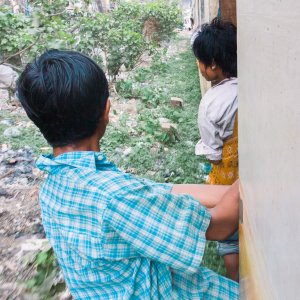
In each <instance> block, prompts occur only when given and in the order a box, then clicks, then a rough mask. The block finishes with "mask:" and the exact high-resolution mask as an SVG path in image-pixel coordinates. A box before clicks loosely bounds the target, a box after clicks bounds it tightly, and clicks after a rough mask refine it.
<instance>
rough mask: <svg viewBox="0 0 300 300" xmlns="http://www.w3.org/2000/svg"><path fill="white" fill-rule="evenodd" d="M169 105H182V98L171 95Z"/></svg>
mask: <svg viewBox="0 0 300 300" xmlns="http://www.w3.org/2000/svg"><path fill="white" fill-rule="evenodd" d="M171 105H172V106H173V107H183V100H182V99H181V98H178V97H171Z"/></svg>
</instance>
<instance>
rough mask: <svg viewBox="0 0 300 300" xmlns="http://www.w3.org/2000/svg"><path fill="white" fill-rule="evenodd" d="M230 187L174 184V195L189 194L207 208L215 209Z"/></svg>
mask: <svg viewBox="0 0 300 300" xmlns="http://www.w3.org/2000/svg"><path fill="white" fill-rule="evenodd" d="M229 187H230V186H229V185H208V184H174V185H173V188H172V193H173V194H188V195H191V196H193V197H194V198H195V199H197V200H199V201H200V203H201V204H202V205H204V206H205V207H207V208H212V207H215V206H216V204H217V203H219V202H220V200H221V199H222V197H223V196H224V195H225V193H226V192H227V191H228V189H229Z"/></svg>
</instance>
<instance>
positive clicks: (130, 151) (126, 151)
mask: <svg viewBox="0 0 300 300" xmlns="http://www.w3.org/2000/svg"><path fill="white" fill-rule="evenodd" d="M131 153H132V149H131V148H125V149H124V151H123V156H129V155H130V154H131Z"/></svg>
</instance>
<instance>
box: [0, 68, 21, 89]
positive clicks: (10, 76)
mask: <svg viewBox="0 0 300 300" xmlns="http://www.w3.org/2000/svg"><path fill="white" fill-rule="evenodd" d="M17 78H18V73H17V72H16V71H14V70H13V69H12V68H11V67H8V66H5V65H0V88H15V86H16V80H17Z"/></svg>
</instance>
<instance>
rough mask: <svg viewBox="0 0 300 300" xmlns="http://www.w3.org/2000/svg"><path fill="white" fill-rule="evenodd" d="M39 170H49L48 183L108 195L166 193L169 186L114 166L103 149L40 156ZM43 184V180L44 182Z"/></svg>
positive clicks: (169, 188)
mask: <svg viewBox="0 0 300 300" xmlns="http://www.w3.org/2000/svg"><path fill="white" fill-rule="evenodd" d="M36 164H37V166H38V168H39V169H41V170H43V171H46V172H48V173H49V175H48V179H47V181H48V183H50V182H51V183H52V184H53V183H54V184H55V185H62V186H63V187H64V188H66V187H69V188H70V189H72V188H74V189H83V190H86V191H91V192H97V191H98V192H100V193H102V194H106V195H107V196H109V198H110V197H112V196H114V195H118V196H122V195H123V196H124V195H126V194H130V193H136V194H138V193H142V192H145V191H147V192H150V190H151V193H154V192H156V191H157V192H162V191H164V192H169V191H170V190H171V185H169V184H162V183H156V182H153V181H151V180H149V179H145V178H139V177H137V176H134V175H132V174H130V173H125V172H123V171H121V170H120V169H118V168H117V167H116V165H115V164H113V163H111V162H109V161H108V160H107V158H106V156H105V154H104V153H103V152H88V151H86V152H69V153H65V154H63V155H60V156H58V157H53V156H52V155H46V156H41V157H40V158H39V159H38V161H37V163H36ZM46 184H47V183H46Z"/></svg>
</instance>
